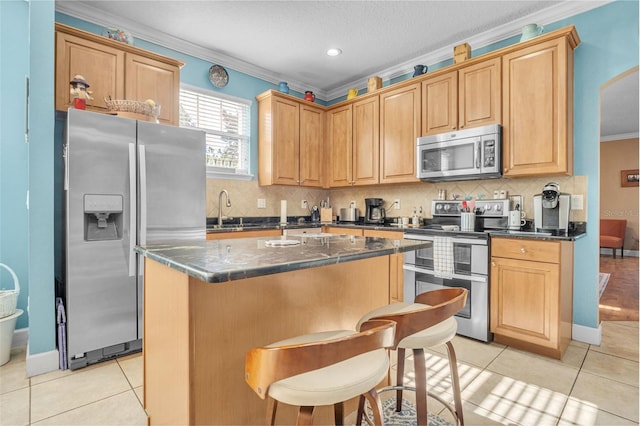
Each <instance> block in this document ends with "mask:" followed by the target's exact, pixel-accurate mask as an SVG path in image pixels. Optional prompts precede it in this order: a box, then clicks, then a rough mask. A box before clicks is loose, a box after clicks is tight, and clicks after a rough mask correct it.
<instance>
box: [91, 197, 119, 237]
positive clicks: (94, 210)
mask: <svg viewBox="0 0 640 426" xmlns="http://www.w3.org/2000/svg"><path fill="white" fill-rule="evenodd" d="M83 204H84V231H85V232H84V239H85V241H106V240H119V239H122V195H103V194H85V195H84V203H83Z"/></svg>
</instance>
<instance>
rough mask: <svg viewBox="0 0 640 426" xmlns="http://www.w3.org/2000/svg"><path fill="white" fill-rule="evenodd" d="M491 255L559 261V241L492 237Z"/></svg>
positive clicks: (535, 260)
mask: <svg viewBox="0 0 640 426" xmlns="http://www.w3.org/2000/svg"><path fill="white" fill-rule="evenodd" d="M491 256H492V257H505V258H509V259H520V260H530V261H534V262H547V263H560V242H558V241H536V240H527V239H524V238H514V239H509V238H494V239H492V240H491Z"/></svg>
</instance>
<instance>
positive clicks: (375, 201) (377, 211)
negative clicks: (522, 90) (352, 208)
mask: <svg viewBox="0 0 640 426" xmlns="http://www.w3.org/2000/svg"><path fill="white" fill-rule="evenodd" d="M382 203H383V201H382V198H365V199H364V204H365V206H366V208H367V210H366V214H365V216H364V222H365V223H384V218H385V217H386V215H385V211H384V208H383V207H382Z"/></svg>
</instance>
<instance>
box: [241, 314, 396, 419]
mask: <svg viewBox="0 0 640 426" xmlns="http://www.w3.org/2000/svg"><path fill="white" fill-rule="evenodd" d="M394 334H395V323H394V322H393V321H387V320H372V321H366V322H364V324H363V325H362V327H361V328H360V332H356V331H353V330H338V331H327V332H320V333H312V334H307V335H303V336H298V337H293V338H290V339H287V340H282V341H279V342H276V343H272V344H270V345H268V346H264V347H260V348H254V349H251V350H249V352H247V356H246V359H245V380H246V382H247V383H248V384H249V386H250V387H251V389H253V390H254V392H255V393H257V394H258V396H259V397H260V398H262V399H265V398H267V402H268V403H267V415H266V423H265V424H269V425H273V424H274V422H275V415H276V409H277V406H278V402H282V403H285V404H290V405H295V406H298V407H300V408H299V409H298V419H297V424H298V425H311V424H313V410H314V407H315V406H317V405H333V406H334V416H335V423H336V425H342V424H343V417H344V411H343V402H344V401H347V400H349V399H351V398H354V397H356V396H359V395H360V396H361V398H360V399H361V401H362V405H364V399H365V398H366V400H367V401H369V404H370V405H371V407H372V408H373V413H374V423H375V424H378V425H382V407H381V405H380V398H379V396H378V394H377V392H376V389H375V387H376V385H378V384H379V383H380V382H381V381H382V380H383V379H384V378H385V377H386V376H387V374H388V372H389V355H388V353H387V350H386V348H390V347H392V346H394Z"/></svg>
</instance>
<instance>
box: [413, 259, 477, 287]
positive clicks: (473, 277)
mask: <svg viewBox="0 0 640 426" xmlns="http://www.w3.org/2000/svg"><path fill="white" fill-rule="evenodd" d="M402 269H404V270H405V271H412V272H418V273H419V274H427V275H433V276H436V273H435V272H434V271H432V270H430V269H424V268H418V267H417V266H413V265H407V264H405V265H402ZM451 278H456V279H458V280H466V281H475V282H480V283H486V282H487V277H486V276H484V275H480V276H478V275H460V274H453V275H451Z"/></svg>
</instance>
